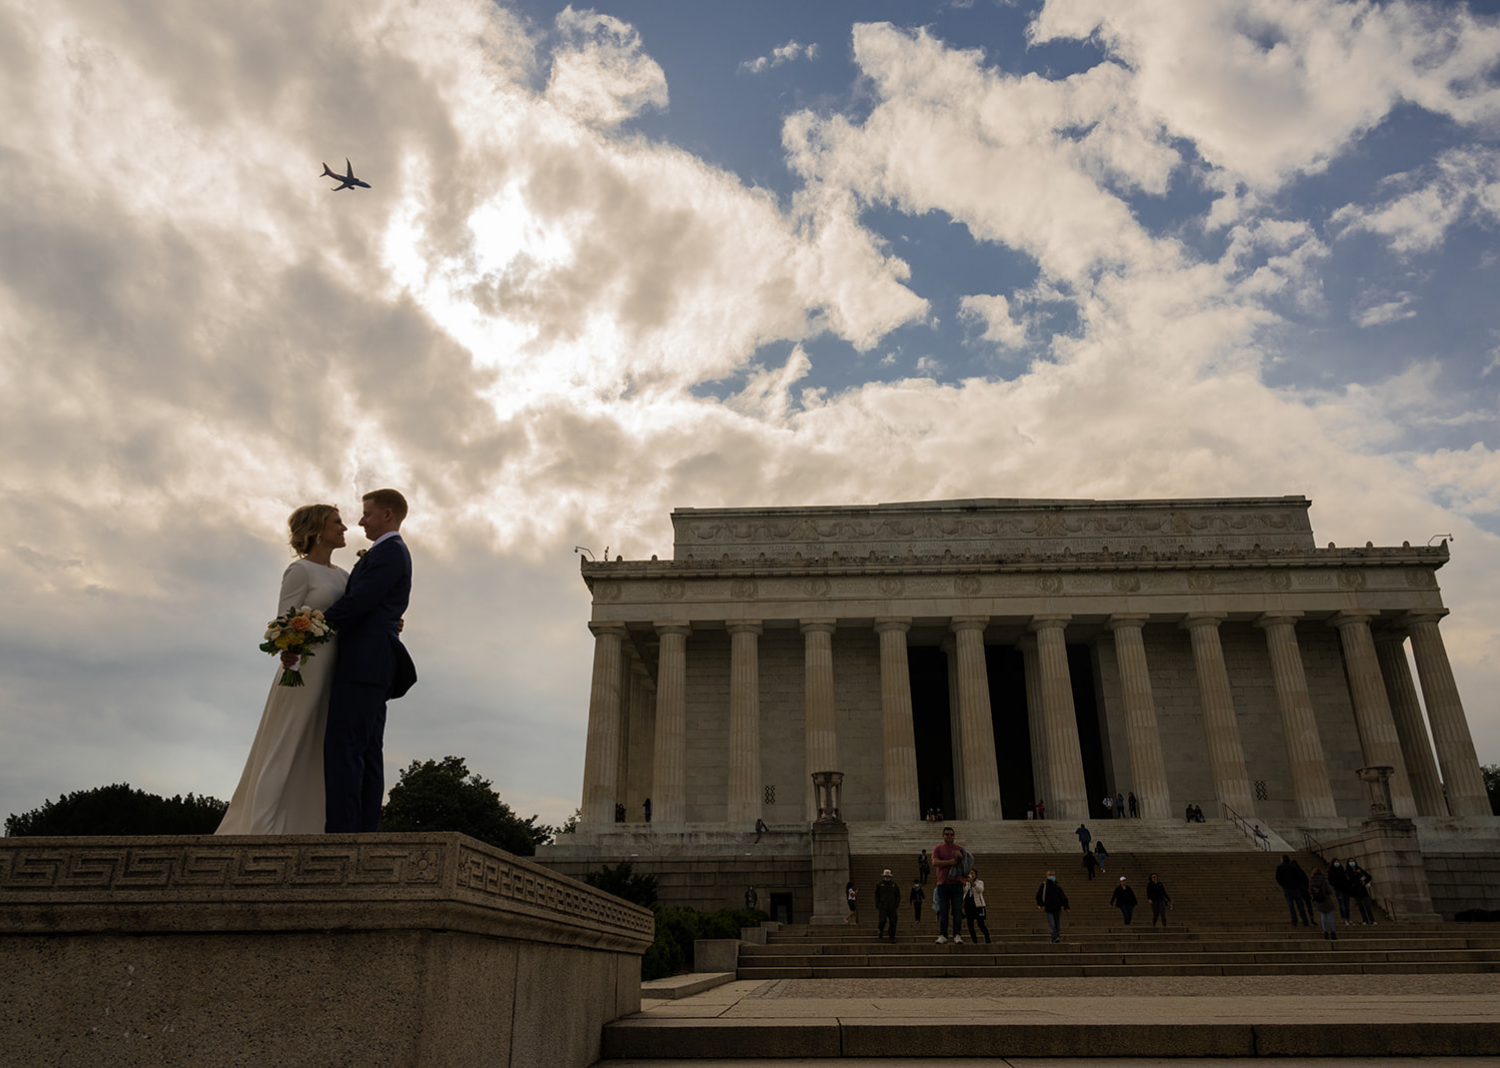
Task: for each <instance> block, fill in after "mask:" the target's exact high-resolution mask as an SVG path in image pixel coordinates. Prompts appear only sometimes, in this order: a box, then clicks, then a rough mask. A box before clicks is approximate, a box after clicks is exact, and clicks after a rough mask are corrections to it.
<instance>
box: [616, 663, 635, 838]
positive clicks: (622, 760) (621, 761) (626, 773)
mask: <svg viewBox="0 0 1500 1068" xmlns="http://www.w3.org/2000/svg"><path fill="white" fill-rule="evenodd" d="M634 661H635V654H634V653H633V652H631V651H630V649H629V648H628V647H622V649H621V652H620V744H619V745H617V746H615V752H617V753H618V754H619V758H618V760H617V761H616V763H615V767H616V769H617V770H616V772H615V804H616V805H618V806H620V807H621V808H624V806H625V805H626V803H627V802H626V800H625V799H626V797H628V796H629V791H630V731H631V727H632V726H633V720H634V718H635V717H634V709H632V708H631V705H630V702H631V699H632V698H633V697H634V696H635V693H634V691H633V689H632V687H631V685H630V680H631V676H632V674H633V673H632V671H631V667H632V665H633V664H634ZM625 818H626V819H629V818H630V812H629V810H628V809H626V810H625ZM610 819H614V816H613V815H611V816H610Z"/></svg>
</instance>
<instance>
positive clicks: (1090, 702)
mask: <svg viewBox="0 0 1500 1068" xmlns="http://www.w3.org/2000/svg"><path fill="white" fill-rule="evenodd" d="M1068 678H1069V680H1070V681H1071V682H1072V683H1073V711H1074V712H1075V713H1076V715H1077V719H1078V754H1079V756H1081V757H1083V784H1084V788H1085V789H1087V790H1088V792H1089V818H1090V819H1096V820H1102V819H1104V817H1105V815H1106V813H1105V810H1104V790H1105V786H1104V783H1105V781H1106V780H1105V778H1104V736H1103V735H1102V734H1101V733H1100V723H1099V701H1098V697H1097V694H1098V693H1099V691H1098V689H1097V688H1096V686H1095V682H1094V656H1093V651H1092V650H1091V649H1090V648H1089V647H1088V646H1087V645H1070V646H1068Z"/></svg>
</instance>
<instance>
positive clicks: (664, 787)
mask: <svg viewBox="0 0 1500 1068" xmlns="http://www.w3.org/2000/svg"><path fill="white" fill-rule="evenodd" d="M656 633H657V634H659V635H660V636H661V650H660V652H659V653H658V656H657V666H656V749H655V753H654V757H653V759H652V762H651V764H652V767H651V779H652V783H651V785H652V789H653V790H654V791H655V793H653V794H652V797H651V827H652V829H653V830H658V831H674V830H675V831H680V830H681V829H682V827H683V824H684V823H685V822H686V821H687V639H688V635H689V634H691V633H692V627H690V626H689V625H688V624H686V623H658V624H656Z"/></svg>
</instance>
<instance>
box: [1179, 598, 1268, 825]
mask: <svg viewBox="0 0 1500 1068" xmlns="http://www.w3.org/2000/svg"><path fill="white" fill-rule="evenodd" d="M1223 621H1224V617H1223V616H1222V615H1219V614H1216V613H1211V612H1193V613H1190V614H1189V615H1188V616H1187V617H1186V618H1185V619H1183V621H1182V623H1181V624H1180V626H1181V627H1183V629H1185V630H1186V631H1187V632H1188V635H1189V637H1191V638H1192V642H1193V664H1194V665H1195V667H1196V668H1197V673H1198V706H1199V708H1200V709H1201V710H1202V712H1203V740H1204V743H1205V744H1206V745H1207V748H1208V766H1209V770H1210V772H1211V773H1212V774H1213V780H1214V793H1215V794H1216V795H1217V796H1218V799H1219V801H1220V803H1221V804H1224V805H1228V806H1229V807H1230V808H1232V809H1234V810H1235V811H1236V812H1238V813H1239V814H1240V815H1241V816H1244V817H1246V818H1247V819H1248V818H1249V817H1251V816H1253V815H1254V814H1255V801H1254V798H1253V797H1252V796H1251V793H1250V776H1249V774H1248V773H1247V772H1246V771H1245V750H1244V747H1243V746H1242V745H1241V744H1240V726H1239V720H1238V718H1237V717H1236V716H1235V713H1234V695H1233V692H1232V691H1231V690H1230V689H1229V672H1228V670H1227V669H1226V668H1225V667H1224V647H1223V646H1222V645H1221V644H1220V643H1219V624H1220V623H1222V622H1223ZM1219 815H1222V813H1219Z"/></svg>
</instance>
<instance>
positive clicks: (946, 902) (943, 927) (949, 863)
mask: <svg viewBox="0 0 1500 1068" xmlns="http://www.w3.org/2000/svg"><path fill="white" fill-rule="evenodd" d="M963 852H964V851H963V847H962V846H960V845H959V844H958V843H956V842H954V840H953V828H952V827H944V828H943V840H942V841H941V842H939V843H938V844H937V845H935V846H933V847H932V865H933V867H935V868H937V885H936V886H935V887H933V891H932V899H933V901H935V902H936V903H937V909H938V936H937V944H938V945H942V944H944V943H945V942H947V941H948V917H949V916H952V917H953V942H954V944H955V945H959V946H961V945H963V944H964V936H963V912H962V909H963V907H964V884H963V879H962V878H960V877H959V875H958V874H957V873H956V872H954V871H953V870H952V868H953V866H954V865H955V864H957V863H958V862H959V859H960V858H961V857H962V856H963Z"/></svg>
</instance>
